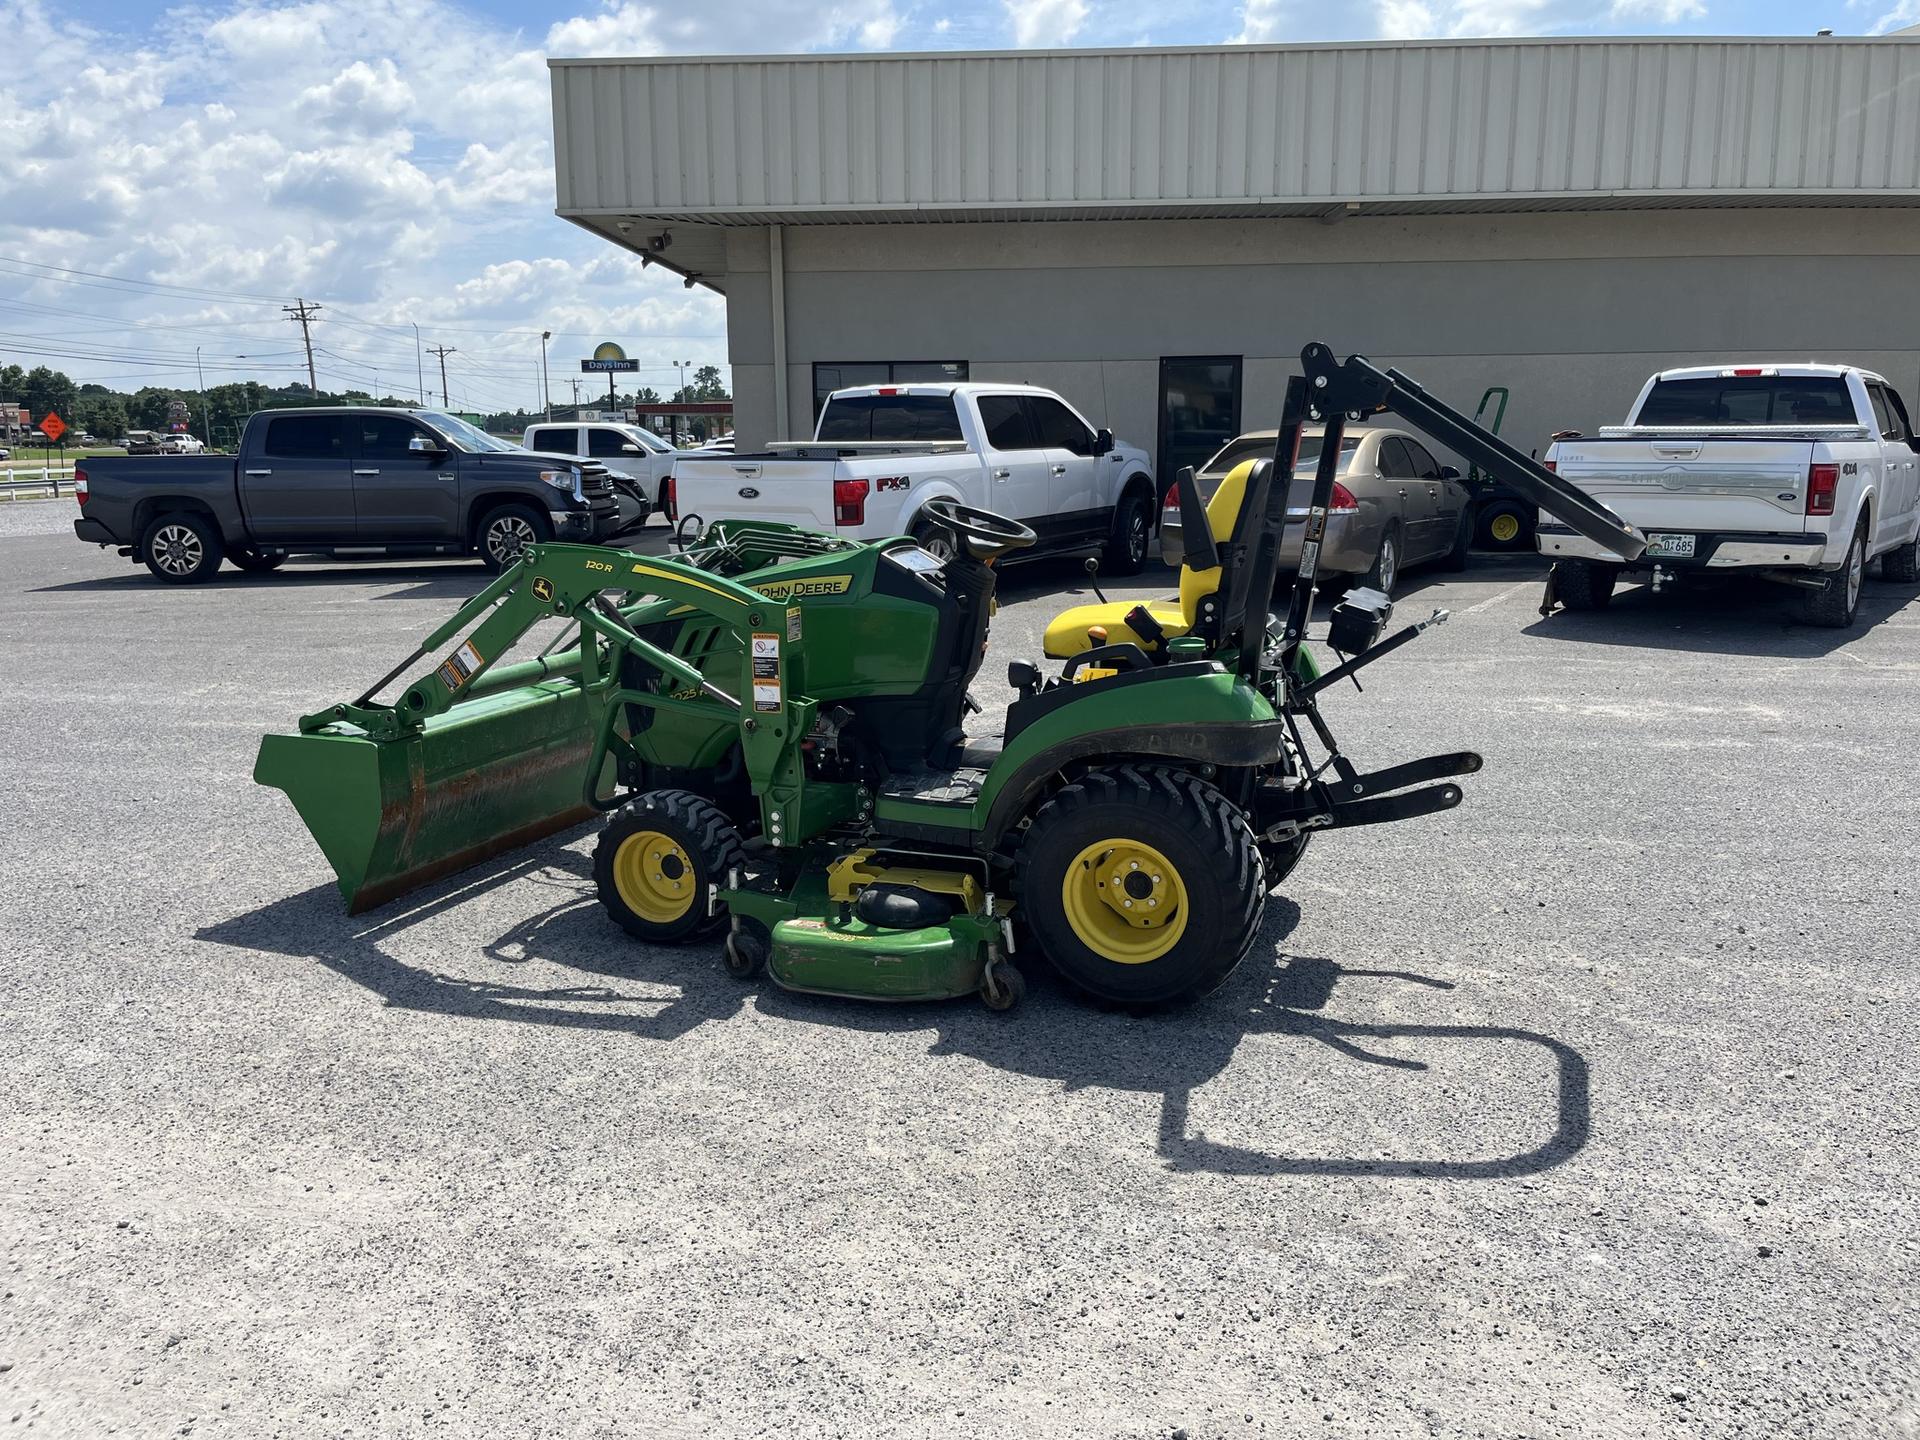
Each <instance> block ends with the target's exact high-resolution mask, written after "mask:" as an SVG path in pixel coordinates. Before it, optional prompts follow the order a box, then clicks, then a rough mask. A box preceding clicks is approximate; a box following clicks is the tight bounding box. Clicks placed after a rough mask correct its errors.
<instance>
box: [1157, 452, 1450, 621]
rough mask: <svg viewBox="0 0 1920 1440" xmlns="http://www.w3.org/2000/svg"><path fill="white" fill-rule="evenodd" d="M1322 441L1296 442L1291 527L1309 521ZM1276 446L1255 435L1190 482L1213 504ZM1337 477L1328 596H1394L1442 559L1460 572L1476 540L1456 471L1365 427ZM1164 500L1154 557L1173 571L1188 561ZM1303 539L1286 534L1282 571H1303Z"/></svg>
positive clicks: (1297, 530) (1297, 531) (1326, 562)
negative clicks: (1362, 591) (1409, 570)
mask: <svg viewBox="0 0 1920 1440" xmlns="http://www.w3.org/2000/svg"><path fill="white" fill-rule="evenodd" d="M1323 433H1324V432H1323V431H1321V430H1320V429H1319V428H1318V427H1309V428H1308V429H1307V430H1305V431H1303V432H1302V434H1301V437H1300V457H1299V459H1298V461H1297V462H1296V463H1295V465H1294V471H1293V483H1292V487H1291V489H1290V490H1289V492H1288V495H1287V519H1288V520H1289V521H1290V522H1291V521H1301V520H1304V519H1305V518H1306V514H1307V504H1308V502H1309V501H1310V500H1311V499H1312V498H1313V471H1314V466H1315V465H1316V463H1317V462H1318V461H1319V458H1320V441H1321V438H1322V435H1323ZM1277 439H1278V432H1277V431H1273V430H1251V431H1248V432H1247V433H1246V434H1245V435H1241V436H1239V437H1237V438H1236V439H1233V440H1231V441H1229V442H1228V443H1227V444H1226V445H1224V446H1223V447H1221V450H1220V452H1219V453H1218V454H1217V455H1215V456H1214V457H1213V458H1212V459H1211V460H1209V461H1207V463H1206V464H1205V465H1203V466H1201V467H1200V469H1199V471H1198V472H1197V473H1196V475H1195V480H1196V482H1197V488H1198V489H1199V491H1200V496H1201V498H1202V499H1203V500H1210V499H1212V498H1213V492H1214V491H1216V490H1218V489H1219V488H1220V482H1221V481H1223V480H1225V479H1226V478H1227V475H1228V473H1229V472H1230V471H1232V469H1233V467H1234V466H1236V465H1238V464H1239V463H1240V462H1241V461H1243V460H1257V459H1260V458H1262V457H1271V456H1272V454H1273V447H1274V442H1275V441H1276V440H1277ZM1338 475H1339V478H1338V480H1337V482H1336V483H1335V485H1334V491H1333V504H1332V506H1331V507H1330V509H1329V512H1328V515H1327V538H1326V543H1325V544H1324V545H1323V546H1322V547H1321V552H1320V574H1321V576H1322V583H1323V584H1324V585H1326V586H1327V587H1328V588H1339V587H1342V586H1345V585H1348V584H1352V583H1355V582H1362V581H1363V582H1364V583H1366V584H1369V585H1372V586H1374V587H1375V588H1376V589H1380V590H1384V591H1386V592H1387V593H1388V594H1389V595H1391V594H1392V593H1393V587H1394V586H1395V585H1396V584H1398V583H1399V578H1400V572H1401V571H1402V570H1403V569H1404V568H1406V567H1407V566H1408V565H1418V564H1421V563H1423V562H1425V561H1429V560H1439V561H1441V562H1443V563H1444V564H1445V565H1446V566H1447V567H1448V568H1450V569H1456V570H1457V569H1459V568H1460V567H1461V566H1463V565H1465V564H1466V559H1467V545H1468V543H1469V542H1470V541H1471V540H1472V538H1473V532H1472V530H1471V528H1470V527H1469V526H1468V524H1467V521H1466V515H1467V508H1468V504H1469V499H1468V495H1467V491H1466V488H1465V487H1464V486H1462V485H1461V483H1460V472H1459V471H1458V470H1455V469H1454V468H1453V467H1452V466H1451V465H1442V464H1440V463H1439V461H1437V460H1435V459H1434V458H1433V454H1432V452H1431V451H1429V450H1428V449H1427V447H1426V446H1425V445H1423V444H1422V443H1421V442H1420V441H1419V440H1417V439H1415V438H1414V437H1413V436H1412V435H1409V434H1407V433H1406V432H1405V431H1404V430H1390V429H1384V428H1382V429H1375V428H1373V427H1371V426H1369V427H1367V428H1365V429H1350V430H1348V431H1347V432H1346V434H1345V435H1344V436H1343V437H1342V438H1341V441H1340V468H1339V471H1338ZM1167 501H1168V503H1167V506H1166V508H1165V510H1164V511H1163V512H1162V514H1161V517H1160V553H1161V556H1162V557H1163V558H1164V559H1165V560H1166V562H1167V563H1168V564H1169V565H1174V566H1177V565H1179V563H1180V559H1181V556H1182V555H1184V554H1185V553H1186V552H1185V546H1184V545H1182V543H1181V539H1180V507H1179V500H1178V497H1177V495H1176V494H1175V493H1174V491H1173V490H1171V489H1169V491H1168V492H1167ZM1301 533H1302V532H1301V527H1300V526H1299V525H1297V524H1291V523H1290V524H1289V525H1288V526H1287V534H1286V539H1285V541H1284V542H1283V544H1282V546H1281V550H1280V563H1281V565H1282V566H1283V567H1286V566H1293V565H1297V564H1298V563H1299V561H1300V536H1301Z"/></svg>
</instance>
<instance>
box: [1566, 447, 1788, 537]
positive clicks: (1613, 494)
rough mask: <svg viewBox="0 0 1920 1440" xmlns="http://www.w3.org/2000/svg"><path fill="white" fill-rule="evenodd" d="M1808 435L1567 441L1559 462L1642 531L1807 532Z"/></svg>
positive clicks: (1568, 474) (1575, 480)
mask: <svg viewBox="0 0 1920 1440" xmlns="http://www.w3.org/2000/svg"><path fill="white" fill-rule="evenodd" d="M1813 450H1814V445H1813V442H1812V441H1810V440H1806V439H1766V440H1739V439H1720V438H1711V437H1701V438H1688V437H1682V436H1672V437H1662V438H1658V439H1646V438H1639V437H1633V438H1626V437H1619V438H1613V437H1602V438H1599V439H1579V440H1562V441H1561V442H1559V444H1558V445H1556V446H1555V448H1554V455H1555V458H1556V460H1557V461H1558V464H1557V467H1556V468H1557V469H1558V471H1559V473H1560V475H1561V477H1562V478H1563V479H1566V480H1570V481H1572V482H1573V483H1574V484H1575V485H1578V486H1579V487H1580V488H1581V489H1582V490H1584V491H1586V492H1587V493H1588V494H1589V495H1591V496H1593V498H1594V499H1596V500H1598V501H1600V502H1601V503H1602V504H1603V505H1606V506H1608V507H1609V508H1610V509H1612V510H1613V511H1614V512H1615V513H1617V514H1618V515H1620V517H1621V518H1622V519H1625V520H1628V521H1631V522H1632V523H1633V524H1635V525H1637V526H1639V527H1640V528H1641V529H1642V530H1646V531H1656V530H1676V531H1695V532H1701V531H1723V532H1724V531H1739V532H1747V533H1754V534H1774V535H1780V534H1795V535H1797V534H1801V533H1803V532H1804V530H1805V528H1806V523H1807V517H1806V501H1807V467H1808V465H1810V464H1811V463H1812V457H1813Z"/></svg>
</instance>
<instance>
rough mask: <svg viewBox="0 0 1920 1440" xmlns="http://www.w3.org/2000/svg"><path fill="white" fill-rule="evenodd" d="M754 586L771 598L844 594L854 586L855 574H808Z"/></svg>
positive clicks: (791, 598) (789, 598) (788, 598)
mask: <svg viewBox="0 0 1920 1440" xmlns="http://www.w3.org/2000/svg"><path fill="white" fill-rule="evenodd" d="M753 588H754V589H755V590H758V591H759V592H760V593H761V594H762V595H764V596H766V597H767V598H768V599H769V600H793V599H798V598H799V597H801V596H803V595H844V594H846V593H847V591H849V590H851V589H852V588H853V576H851V575H808V576H805V577H804V578H801V579H797V580H768V581H766V582H764V583H763V584H759V585H755V586H754V587H753Z"/></svg>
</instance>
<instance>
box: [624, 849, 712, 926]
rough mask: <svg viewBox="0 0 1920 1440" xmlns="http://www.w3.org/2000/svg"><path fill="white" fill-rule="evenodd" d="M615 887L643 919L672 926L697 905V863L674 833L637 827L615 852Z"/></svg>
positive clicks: (627, 903)
mask: <svg viewBox="0 0 1920 1440" xmlns="http://www.w3.org/2000/svg"><path fill="white" fill-rule="evenodd" d="M613 888H614V889H615V890H617V891H618V892H619V893H620V902H621V903H622V904H623V905H625V906H626V907H627V908H628V909H629V910H631V911H632V912H633V913H634V914H636V915H638V916H639V917H640V918H641V919H642V920H645V921H647V922H649V923H650V924H654V925H671V924H672V923H673V922H674V921H675V920H678V919H679V918H680V917H681V916H683V915H685V914H686V913H687V911H688V910H689V909H691V908H692V907H693V900H694V883H693V862H692V861H691V860H689V859H688V858H687V852H686V851H685V850H682V849H681V848H680V845H679V843H678V842H677V841H676V840H674V838H673V837H672V836H671V835H663V834H661V833H660V832H659V831H658V830H636V831H634V832H633V834H631V835H629V836H627V838H626V839H624V840H622V841H621V842H620V848H619V849H618V850H616V851H614V852H613Z"/></svg>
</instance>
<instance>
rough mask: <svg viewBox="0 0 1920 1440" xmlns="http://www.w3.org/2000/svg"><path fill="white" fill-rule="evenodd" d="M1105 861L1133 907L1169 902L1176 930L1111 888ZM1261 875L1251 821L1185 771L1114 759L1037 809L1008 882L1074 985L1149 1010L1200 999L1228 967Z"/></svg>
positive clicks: (1248, 940) (1256, 901)
mask: <svg viewBox="0 0 1920 1440" xmlns="http://www.w3.org/2000/svg"><path fill="white" fill-rule="evenodd" d="M1128 851H1132V852H1134V854H1133V855H1131V856H1129V855H1128V854H1127V852H1128ZM1156 862H1164V863H1165V865H1166V866H1167V867H1168V868H1169V869H1170V871H1171V874H1168V873H1165V872H1162V871H1161V870H1160V869H1159V867H1158V864H1157V863H1156ZM1108 864H1112V865H1113V866H1114V867H1115V869H1114V871H1113V874H1115V875H1120V876H1123V877H1124V878H1123V879H1121V880H1119V881H1116V882H1111V895H1112V896H1114V897H1117V898H1118V899H1119V901H1120V904H1121V905H1126V907H1127V910H1128V911H1132V910H1133V906H1134V905H1135V904H1139V905H1144V904H1146V903H1147V902H1149V901H1151V902H1152V903H1153V904H1155V905H1156V906H1157V905H1158V904H1159V902H1160V901H1161V900H1162V899H1163V898H1164V899H1165V900H1167V901H1168V903H1169V908H1168V909H1167V910H1165V911H1161V912H1158V913H1159V914H1161V915H1168V916H1174V917H1176V919H1175V921H1171V922H1167V924H1166V926H1165V928H1166V929H1169V930H1172V932H1173V933H1172V938H1171V939H1167V938H1165V936H1164V934H1162V935H1156V934H1154V933H1153V929H1154V927H1153V926H1152V925H1151V923H1149V924H1148V925H1146V926H1141V925H1139V924H1137V918H1129V916H1128V914H1127V913H1126V912H1123V911H1122V910H1121V909H1120V908H1119V906H1117V905H1115V904H1114V903H1113V901H1112V900H1111V899H1109V898H1108V894H1107V892H1109V885H1110V882H1109V879H1107V878H1104V877H1103V873H1102V867H1104V866H1106V865H1108ZM1264 874H1265V872H1264V869H1263V867H1262V864H1261V860H1260V855H1259V852H1258V850H1256V849H1255V847H1254V839H1253V833H1252V832H1251V831H1250V830H1248V828H1247V822H1246V820H1245V819H1244V818H1243V817H1242V816H1241V814H1240V812H1239V811H1238V810H1236V809H1235V808H1234V807H1233V805H1232V804H1231V803H1229V802H1228V800H1227V799H1226V797H1225V796H1223V795H1222V794H1221V793H1220V792H1219V791H1218V790H1215V789H1214V788H1213V787H1212V786H1211V785H1208V784H1207V783H1206V782H1204V781H1202V780H1199V779H1197V778H1196V777H1194V776H1192V775H1188V774H1186V773H1184V772H1182V771H1176V770H1165V769H1158V768H1147V767H1143V766H1137V765H1115V766H1108V767H1103V768H1101V769H1098V770H1091V771H1089V772H1087V773H1086V774H1085V775H1082V776H1081V777H1080V778H1079V779H1078V780H1076V781H1074V782H1073V783H1072V784H1070V785H1067V786H1064V787H1063V788H1061V789H1060V790H1058V791H1057V792H1055V793H1054V795H1053V796H1052V798H1051V799H1049V800H1048V801H1047V803H1046V804H1045V805H1043V806H1041V807H1040V810H1039V813H1038V814H1036V815H1035V816H1034V818H1033V823H1032V825H1031V826H1029V827H1028V829H1027V833H1026V835H1025V836H1024V837H1023V838H1022V840H1021V843H1020V849H1019V853H1018V854H1017V855H1016V856H1015V859H1014V872H1013V889H1014V897H1015V900H1016V903H1017V905H1018V911H1017V913H1018V914H1020V915H1023V916H1024V917H1025V921H1026V925H1027V928H1028V931H1029V933H1030V935H1031V937H1032V939H1033V941H1034V943H1035V948H1037V949H1038V950H1039V951H1040V952H1041V953H1042V954H1043V955H1045V956H1046V957H1047V959H1048V960H1050V961H1051V962H1052V963H1053V966H1054V968H1055V970H1057V971H1058V972H1059V974H1060V976H1061V978H1062V979H1063V980H1065V981H1066V982H1067V984H1069V985H1070V986H1072V987H1073V988H1074V989H1076V990H1078V991H1080V992H1081V993H1083V994H1085V995H1087V996H1090V997H1091V998H1093V999H1095V1000H1098V1001H1103V1002H1106V1003H1108V1004H1113V1005H1119V1006H1123V1007H1126V1008H1129V1009H1136V1010H1146V1009H1156V1008H1160V1007H1164V1006H1171V1005H1181V1004H1185V1003H1187V1002H1189V1001H1193V1000H1197V999H1199V998H1200V997H1201V996H1203V995H1206V994H1209V993H1211V992H1212V991H1214V990H1216V989H1218V988H1219V986H1220V985H1221V983H1222V982H1223V981H1225V980H1226V978H1227V977H1228V976H1229V975H1231V974H1232V973H1233V971H1234V968H1235V967H1236V966H1237V965H1239V963H1240V962H1241V961H1242V960H1243V959H1245V958H1246V954H1247V951H1248V949H1249V948H1250V947H1251V946H1252V944H1253V939H1254V936H1255V935H1257V934H1258V933H1259V930H1260V919H1261V916H1262V915H1263V914H1264V913H1265V910H1266V902H1267V887H1266V885H1265V884H1264V883H1263V880H1264ZM1136 879H1137V881H1138V889H1136V888H1135V882H1136ZM1123 892H1124V893H1123ZM1069 896H1072V898H1071V899H1070V898H1069ZM1129 901H1131V902H1132V903H1131V904H1130V903H1128V902H1129ZM1156 918H1157V917H1156ZM1176 924H1177V928H1175V927H1176ZM1156 947H1158V948H1156ZM1123 950H1124V951H1126V952H1129V953H1124V954H1123V953H1120V952H1122V951H1123Z"/></svg>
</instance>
